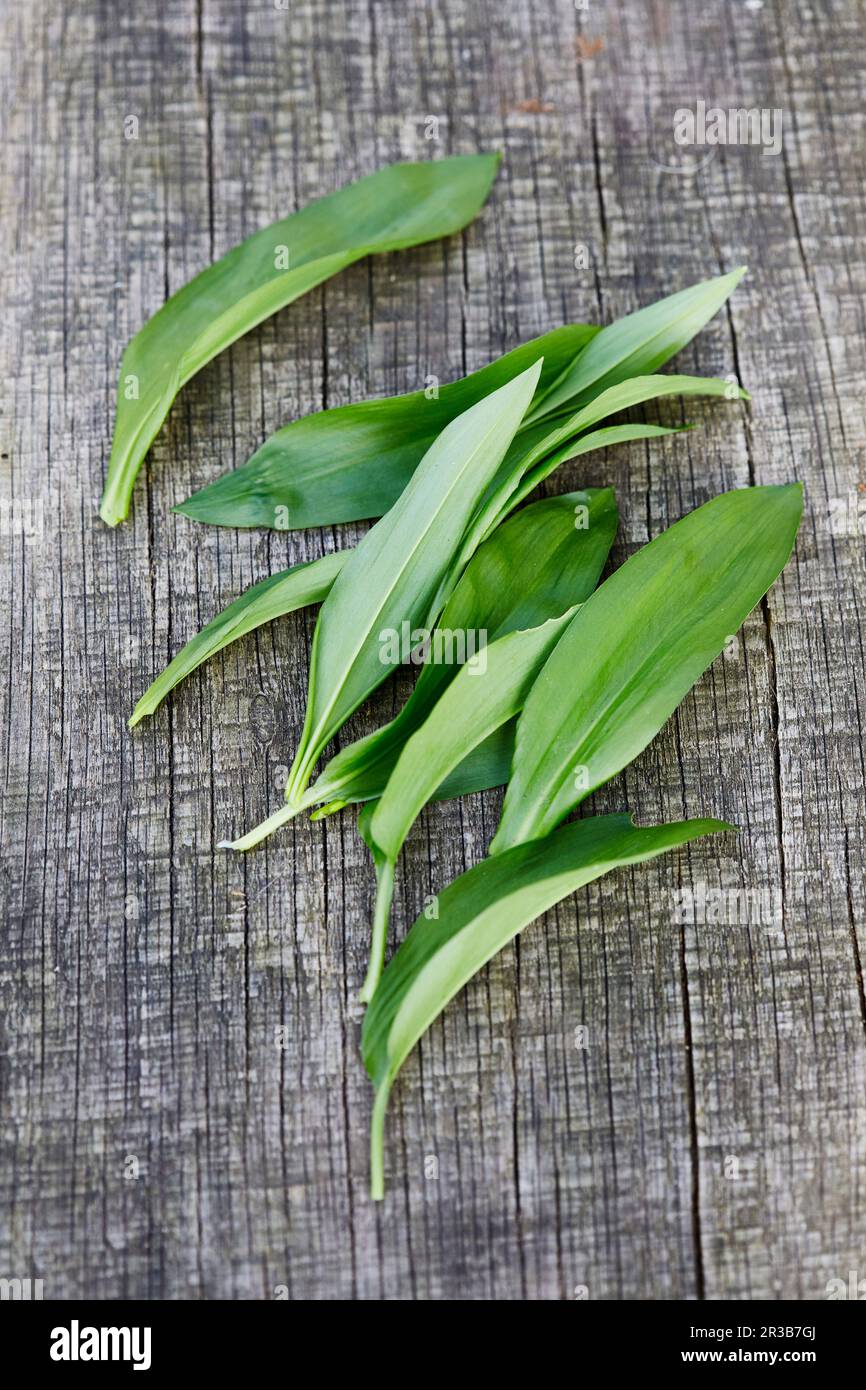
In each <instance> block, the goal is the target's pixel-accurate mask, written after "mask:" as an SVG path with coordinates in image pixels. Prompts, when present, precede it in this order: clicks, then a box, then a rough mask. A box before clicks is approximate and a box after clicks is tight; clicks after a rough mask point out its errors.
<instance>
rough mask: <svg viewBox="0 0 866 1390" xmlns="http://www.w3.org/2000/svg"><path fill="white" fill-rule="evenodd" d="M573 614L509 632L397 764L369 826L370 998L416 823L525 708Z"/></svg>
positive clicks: (464, 674)
mask: <svg viewBox="0 0 866 1390" xmlns="http://www.w3.org/2000/svg"><path fill="white" fill-rule="evenodd" d="M573 613H574V609H573V608H570V609H568V610H567V611H566V612H565V613H563V614H562V616H561V617H558V618H549V619H548V621H547V622H546V623H542V624H541V626H540V627H531V628H527V629H526V630H525V631H522V632H509V633H508V634H507V636H505V637H500V638H499V640H498V641H497V642H493V643H491V645H490V646H489V647H486V648H485V649H484V650H483V651H482V652H480V653H479V654H478V655H477V656H475V657H473V658H472V660H471V661H468V662H467V663H466V665H465V666H462V667H461V668H460V671H459V672H458V673H457V675H456V676H455V677H454V680H453V681H452V682H451V684H450V685H449V686H448V687H447V688H446V690H445V691H444V693H443V694H442V695H441V696H440V697H439V699H438V701H437V702H436V704H435V705H434V707H433V709H432V711H431V713H430V715H429V716H428V718H427V719H426V720H425V722H424V723H423V724H422V725H421V728H420V729H419V730H418V731H417V733H414V734H413V735H412V737H411V738H410V739H409V740H408V742H407V744H406V746H405V748H404V749H403V751H402V752H401V754H400V756H399V758H398V759H397V763H396V766H395V768H394V771H393V772H392V773H391V776H390V778H389V779H388V784H387V786H386V787H385V790H384V791H383V793H382V796H381V799H380V800H379V801H377V803H376V807H375V810H374V812H373V815H372V817H371V818H370V820H369V822H368V823H367V830H368V833H369V840H368V843H369V844H370V847H371V849H372V851H373V858H374V861H375V864H376V879H377V885H378V890H377V894H376V910H375V914H374V919H373V936H372V943H371V947H370V964H369V968H368V970H367V978H366V980H365V981H364V987H363V989H362V990H361V998H362V999H363V1000H365V1001H367V1002H369V1000H370V999H371V998H372V997H373V991H374V990H375V988H376V984H377V982H378V979H379V975H380V973H381V970H382V962H383V960H384V958H385V941H386V939H387V933H388V917H389V914H390V911H391V895H392V892H393V888H394V869H395V866H396V863H397V856H398V855H399V853H400V850H401V849H402V848H403V841H404V840H405V838H406V836H407V835H408V833H409V831H410V829H411V827H412V824H413V822H414V821H415V819H416V817H417V816H418V814H419V812H420V811H421V810H422V808H423V807H424V806H425V805H426V803H427V802H428V801H429V800H430V799H431V797H433V796H434V795H435V793H436V788H437V787H438V786H439V785H440V783H442V782H443V781H444V779H445V778H446V777H447V776H448V774H449V773H451V772H453V771H454V770H455V768H457V767H459V766H460V764H461V762H462V761H463V759H464V758H465V757H466V755H467V753H469V752H471V750H472V749H473V748H477V747H478V745H479V744H480V743H482V742H483V741H484V740H485V739H486V738H488V737H489V736H490V735H491V734H494V733H495V732H496V731H497V729H501V728H502V726H503V725H504V724H507V723H508V721H509V720H510V719H513V718H514V716H515V715H516V714H517V713H518V711H519V710H520V709H522V707H523V703H524V701H525V699H526V697H527V695H528V694H529V690H530V688H531V686H532V683H533V681H534V680H535V677H536V676H537V674H538V672H539V670H540V669H541V667H542V666H543V664H544V662H545V660H546V658H547V657H548V655H549V654H550V652H551V651H552V649H553V647H554V646H555V645H556V642H557V640H558V638H559V637H560V635H561V633H562V631H563V629H564V628H565V626H566V624H567V623H568V620H569V618H570V617H571V615H572V614H573Z"/></svg>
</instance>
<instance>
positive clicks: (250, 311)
mask: <svg viewBox="0 0 866 1390" xmlns="http://www.w3.org/2000/svg"><path fill="white" fill-rule="evenodd" d="M498 163H499V156H498V155H496V154H484V155H466V156H457V157H455V158H451V159H440V160H435V161H430V162H427V163H422V164H392V165H390V166H389V167H388V168H385V169H380V170H379V172H378V173H375V174H370V175H369V176H368V177H367V178H363V179H359V180H358V181H357V182H356V183H350V184H347V185H346V187H345V188H341V189H339V190H338V191H337V192H336V193H332V194H330V195H329V196H328V197H325V198H320V199H318V200H316V201H315V202H312V203H309V204H308V205H307V206H306V207H304V208H301V209H300V211H299V212H296V213H293V214H292V215H291V216H290V217H285V218H283V219H282V220H281V221H279V222H274V223H272V224H271V226H269V227H263V228H262V230H261V231H258V232H255V233H254V234H253V235H252V236H251V237H247V239H246V241H243V242H241V243H240V245H238V246H235V247H233V248H232V250H231V251H229V252H228V253H227V254H226V255H225V256H223V257H222V259H221V260H219V261H217V262H216V263H215V264H214V265H211V266H208V268H207V269H206V270H203V271H202V272H201V274H199V275H197V276H196V277H195V278H194V279H193V280H190V281H189V283H188V284H186V285H184V286H183V288H182V289H180V290H178V292H177V294H174V295H172V297H171V298H170V299H169V300H168V301H167V302H166V303H165V304H164V305H163V306H162V308H161V309H159V310H158V312H157V313H156V314H154V315H153V317H152V318H150V319H148V321H147V323H146V324H145V325H144V327H143V328H142V329H140V330H139V332H138V333H137V334H136V335H135V337H134V338H133V339H132V341H131V342H130V344H129V346H128V347H127V349H126V351H125V352H124V354H123V361H122V363H121V367H120V382H119V386H118V400H117V419H116V423H115V429H114V441H113V443H112V447H111V458H110V460H109V464H108V477H107V479H106V483H105V490H104V492H103V495H102V504H101V506H100V510H99V514H100V516H101V517H102V519H103V521H105V522H107V523H108V524H109V525H110V526H116V525H117V523H118V522H119V521H122V520H123V518H124V517H125V516H126V514H127V512H128V510H129V502H130V498H131V496H132V488H133V484H134V482H135V477H136V474H137V473H138V470H139V468H140V467H141V463H142V461H143V459H144V457H145V455H146V454H147V451H148V449H149V448H150V445H151V443H152V441H153V439H154V437H155V435H156V434H157V432H158V430H159V428H160V426H161V425H162V422H163V420H164V419H165V417H166V415H167V414H168V412H169V409H170V408H171V404H172V401H173V400H174V398H175V396H176V395H177V393H178V391H179V390H180V389H181V387H182V386H183V385H184V384H185V383H186V382H187V381H189V379H190V377H192V376H195V374H196V372H198V371H200V370H201V368H202V367H203V366H204V365H205V363H207V362H210V361H211V359H212V358H214V357H216V356H217V354H218V353H220V352H222V351H223V349H224V348H226V347H228V346H229V345H230V344H231V343H233V342H235V340H236V339H237V338H240V337H241V336H242V334H244V333H247V332H248V331H249V330H250V329H251V328H254V327H255V326H256V324H258V323H261V321H262V320H263V319H266V318H268V317H269V315H271V314H273V313H275V312H276V310H277V309H282V308H284V307H285V306H286V305H287V304H291V302H292V301H293V300H294V299H297V298H298V297H299V296H300V295H302V294H306V293H307V291H308V290H311V289H313V288H314V286H316V285H319V284H321V283H322V281H323V280H327V279H329V278H330V276H332V275H335V274H336V273H337V271H339V270H343V269H344V268H345V267H346V266H348V265H351V264H352V262H353V261H357V260H360V259H361V257H362V256H367V255H370V254H372V253H373V252H385V251H397V250H401V249H402V248H404V247H408V246H416V245H418V244H419V243H420V242H424V241H433V240H435V239H437V238H438V237H444V236H450V235H451V234H452V233H453V232H457V231H459V230H460V229H461V228H462V227H465V226H466V225H467V223H468V222H471V221H472V219H473V217H475V215H476V213H477V212H478V211H479V209H480V208H481V207H482V205H483V204H484V201H485V199H486V198H487V195H488V193H489V192H490V186H491V184H492V182H493V179H494V177H495V174H496V168H497V165H498Z"/></svg>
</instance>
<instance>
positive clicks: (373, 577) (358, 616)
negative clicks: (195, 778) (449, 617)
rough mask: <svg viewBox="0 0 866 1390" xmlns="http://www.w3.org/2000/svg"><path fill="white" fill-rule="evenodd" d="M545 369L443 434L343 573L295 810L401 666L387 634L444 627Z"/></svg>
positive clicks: (298, 774) (313, 695) (331, 604)
mask: <svg viewBox="0 0 866 1390" xmlns="http://www.w3.org/2000/svg"><path fill="white" fill-rule="evenodd" d="M540 369H541V364H540V363H536V364H535V365H534V366H533V367H530V368H529V370H528V371H526V372H523V373H522V374H521V375H520V376H519V377H516V378H515V379H514V381H511V382H509V383H508V384H507V385H506V386H501V387H500V388H499V390H498V391H494V392H492V393H491V395H489V396H486V397H485V398H484V400H482V401H479V402H478V403H477V404H476V405H474V406H471V407H470V409H469V410H467V411H465V412H464V413H463V414H462V415H459V416H458V417H457V419H456V420H453V421H452V422H451V424H450V425H447V426H446V427H445V429H444V430H443V431H442V433H441V434H440V435H439V436H438V438H437V439H436V441H435V442H434V444H433V445H432V446H431V448H430V449H429V450H428V451H427V453H426V455H425V456H424V459H423V460H422V462H421V463H420V464H419V466H418V468H417V470H416V471H415V473H414V474H413V476H412V479H411V481H410V483H409V485H408V487H407V488H406V489H405V491H404V492H403V493H402V494H401V496H400V498H399V499H398V501H397V502H396V503H395V505H394V506H393V507H392V508H391V510H390V511H389V512H387V513H386V515H385V516H384V517H383V518H382V520H381V521H378V522H377V523H376V525H375V526H374V527H373V528H372V529H371V530H370V531H368V533H367V535H366V536H365V537H364V538H363V540H362V541H361V543H360V544H359V546H358V547H357V549H356V550H354V551H353V552H352V554H351V555H350V557H349V559H348V560H347V561H346V564H345V565H344V566H343V569H342V570H341V572H340V574H339V576H338V577H337V579H336V581H335V583H334V586H333V588H332V589H331V592H330V593H329V594H328V597H327V598H326V599H325V602H324V603H323V605H322V608H321V611H320V613H319V620H318V623H317V624H316V631H315V635H314V638H313V650H312V657H311V663H310V680H309V693H308V699H307V715H306V720H305V723H304V729H303V732H302V734H301V741H300V746H299V748H298V751H297V753H296V755H295V761H294V763H293V766H292V770H291V772H290V773H289V781H288V784H287V787H286V800H287V801H288V803H289V804H290V805H292V804H294V806H295V807H297V806H298V805H299V803H300V801H301V798H302V796H303V793H304V791H305V789H306V787H307V784H308V782H309V779H310V774H311V772H312V770H313V767H314V765H315V763H316V761H317V760H318V758H319V756H320V754H321V752H322V750H323V748H324V747H325V745H326V744H327V743H328V742H329V741H330V739H331V738H333V736H334V734H335V733H336V732H337V731H338V730H339V729H340V728H341V727H342V725H343V724H344V723H345V721H346V720H347V719H348V718H349V716H350V715H351V714H352V713H353V712H354V711H355V710H356V709H357V708H358V706H359V705H360V704H361V702H362V701H363V700H365V699H366V698H367V696H368V695H369V694H370V693H371V692H372V691H373V690H375V688H376V686H378V685H380V684H381V682H382V681H383V680H384V679H385V677H386V675H387V674H388V672H389V670H390V669H391V666H392V665H394V664H396V657H395V656H394V655H393V653H391V654H389V653H388V652H387V651H384V650H383V645H382V644H383V641H384V640H385V639H386V637H387V634H389V633H395V634H399V633H400V632H401V631H402V629H403V624H404V623H408V625H409V630H410V632H414V631H415V630H417V629H419V628H420V629H426V630H429V629H431V628H432V625H433V624H434V623H435V621H436V619H437V618H438V616H439V614H440V612H441V611H442V608H443V607H444V605H445V603H446V602H447V600H448V598H449V597H450V591H449V590H448V589H447V587H443V583H444V580H445V577H446V576H447V575H448V572H449V568H450V566H451V565H452V564H453V561H454V558H455V555H456V554H457V553H458V551H459V549H460V548H461V546H462V542H463V536H464V533H465V531H466V528H467V525H468V523H469V519H470V517H471V516H472V514H473V512H474V510H475V508H476V506H477V504H478V501H479V498H480V496H481V495H482V494H483V492H484V489H485V488H486V486H487V483H488V482H489V480H490V478H491V477H492V476H493V474H494V473H495V472H496V470H497V468H498V467H499V465H500V463H501V462H502V458H503V456H504V454H505V451H506V449H507V448H508V445H509V444H510V442H511V440H512V438H513V436H514V433H515V431H516V429H517V427H518V425H519V424H520V421H521V419H522V418H523V416H524V414H525V412H526V409H527V406H528V405H529V402H530V400H531V399H532V395H533V392H534V390H535V387H536V384H537V382H538V376H539V373H540ZM458 577H459V576H455V580H454V582H455V583H456V579H457V578H458ZM452 588H453V585H452Z"/></svg>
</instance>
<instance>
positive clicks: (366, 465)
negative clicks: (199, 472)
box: [174, 323, 599, 530]
mask: <svg viewBox="0 0 866 1390" xmlns="http://www.w3.org/2000/svg"><path fill="white" fill-rule="evenodd" d="M597 332H599V329H597V328H594V327H591V326H590V325H588V324H580V323H574V324H569V325H568V326H567V327H565V328H556V329H554V330H553V332H552V333H545V334H544V335H543V337H541V338H534V339H533V340H532V341H531V342H528V343H524V344H523V345H522V346H521V347H518V348H515V349H514V351H513V352H508V353H506V354H505V356H504V357H500V358H498V360H497V361H495V362H492V363H490V365H489V366H487V367H483V368H482V369H481V371H478V372H473V373H472V374H471V375H470V376H467V377H464V378H462V379H461V380H460V381H455V382H453V383H451V384H449V385H445V386H439V387H438V388H436V390H435V393H433V394H430V392H429V391H427V390H424V391H413V392H411V393H410V394H409V395H406V396H392V397H390V398H388V399H385V400H373V401H359V402H358V403H357V404H355V405H343V406H336V407H335V408H334V409H332V410H322V411H319V412H318V413H317V414H315V415H306V416H304V417H303V418H302V419H300V420H293V421H292V423H291V424H289V425H284V426H283V428H282V429H280V430H277V432H276V434H272V435H271V436H270V438H269V439H266V440H265V442H264V444H263V445H262V446H261V448H260V449H258V450H257V451H256V453H254V454H253V456H252V458H250V459H249V460H248V461H247V462H246V463H245V464H244V465H243V466H242V467H241V468H236V469H233V470H232V472H230V473H225V474H223V476H222V477H221V478H217V480H216V481H215V482H213V483H211V484H210V485H209V486H208V487H204V488H201V489H200V491H198V492H195V493H193V495H192V496H191V497H188V498H187V500H186V501H185V502H181V504H180V506H178V507H175V509H174V510H175V511H176V512H181V513H183V515H184V516H188V517H192V518H193V519H194V520H195V521H203V522H208V523H210V524H211V525H213V526H271V527H276V528H277V529H280V530H302V529H303V528H305V527H308V526H331V525H335V524H337V523H339V522H346V521H359V520H362V519H364V518H366V517H377V516H384V514H385V512H387V511H388V509H389V508H390V507H393V505H394V503H395V502H396V501H397V498H398V497H399V496H400V493H401V492H402V491H403V489H404V488H405V486H406V484H407V483H408V482H409V479H410V478H411V476H412V474H413V473H414V471H415V469H416V468H417V466H418V464H419V463H420V461H421V459H422V458H423V457H424V454H425V453H426V452H427V450H428V449H429V447H430V445H431V444H432V443H433V440H434V439H435V438H436V436H437V434H440V433H441V431H442V430H443V429H444V428H445V426H446V425H447V424H450V422H451V421H452V420H453V419H454V418H455V417H456V416H457V415H460V414H462V412H463V411H464V410H468V409H469V407H470V406H471V405H474V404H475V403H476V401H480V400H481V399H482V398H483V397H484V396H486V395H489V393H490V392H491V391H495V390H496V389H497V387H499V386H504V385H505V383H506V382H507V381H511V380H513V378H514V377H515V376H519V375H520V373H521V372H523V371H525V370H526V368H527V367H529V366H531V365H532V363H533V362H537V361H538V359H539V357H543V358H544V365H543V367H542V370H541V377H540V379H539V383H538V388H537V391H536V395H538V394H539V392H541V391H543V390H545V389H546V387H548V386H550V385H551V384H552V383H553V381H554V380H555V379H556V378H557V377H558V376H560V375H561V373H562V369H563V367H564V366H565V365H566V364H567V363H569V362H572V361H573V360H574V358H575V357H576V355H577V353H578V352H579V351H580V350H581V349H582V348H583V347H585V346H586V344H587V343H588V342H589V340H590V339H591V338H592V337H594V335H595V334H596V333H597Z"/></svg>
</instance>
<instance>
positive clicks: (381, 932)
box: [359, 858, 394, 1004]
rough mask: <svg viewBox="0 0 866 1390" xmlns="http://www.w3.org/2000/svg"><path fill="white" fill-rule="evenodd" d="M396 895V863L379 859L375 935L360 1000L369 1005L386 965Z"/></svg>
mask: <svg viewBox="0 0 866 1390" xmlns="http://www.w3.org/2000/svg"><path fill="white" fill-rule="evenodd" d="M393 893H394V861H393V859H384V858H378V859H377V862H376V910H375V913H374V916H373V934H372V937H371V938H370V963H369V965H368V966H367V975H366V978H365V980H364V983H363V985H362V987H361V993H360V996H359V998H360V1000H361V1003H362V1004H369V1002H370V1000H371V999H372V998H373V995H374V994H375V992H376V986H377V984H378V983H379V976H380V975H381V974H382V966H383V965H384V964H385V942H386V940H387V937H388V919H389V917H390V915H391V898H392V896H393Z"/></svg>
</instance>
